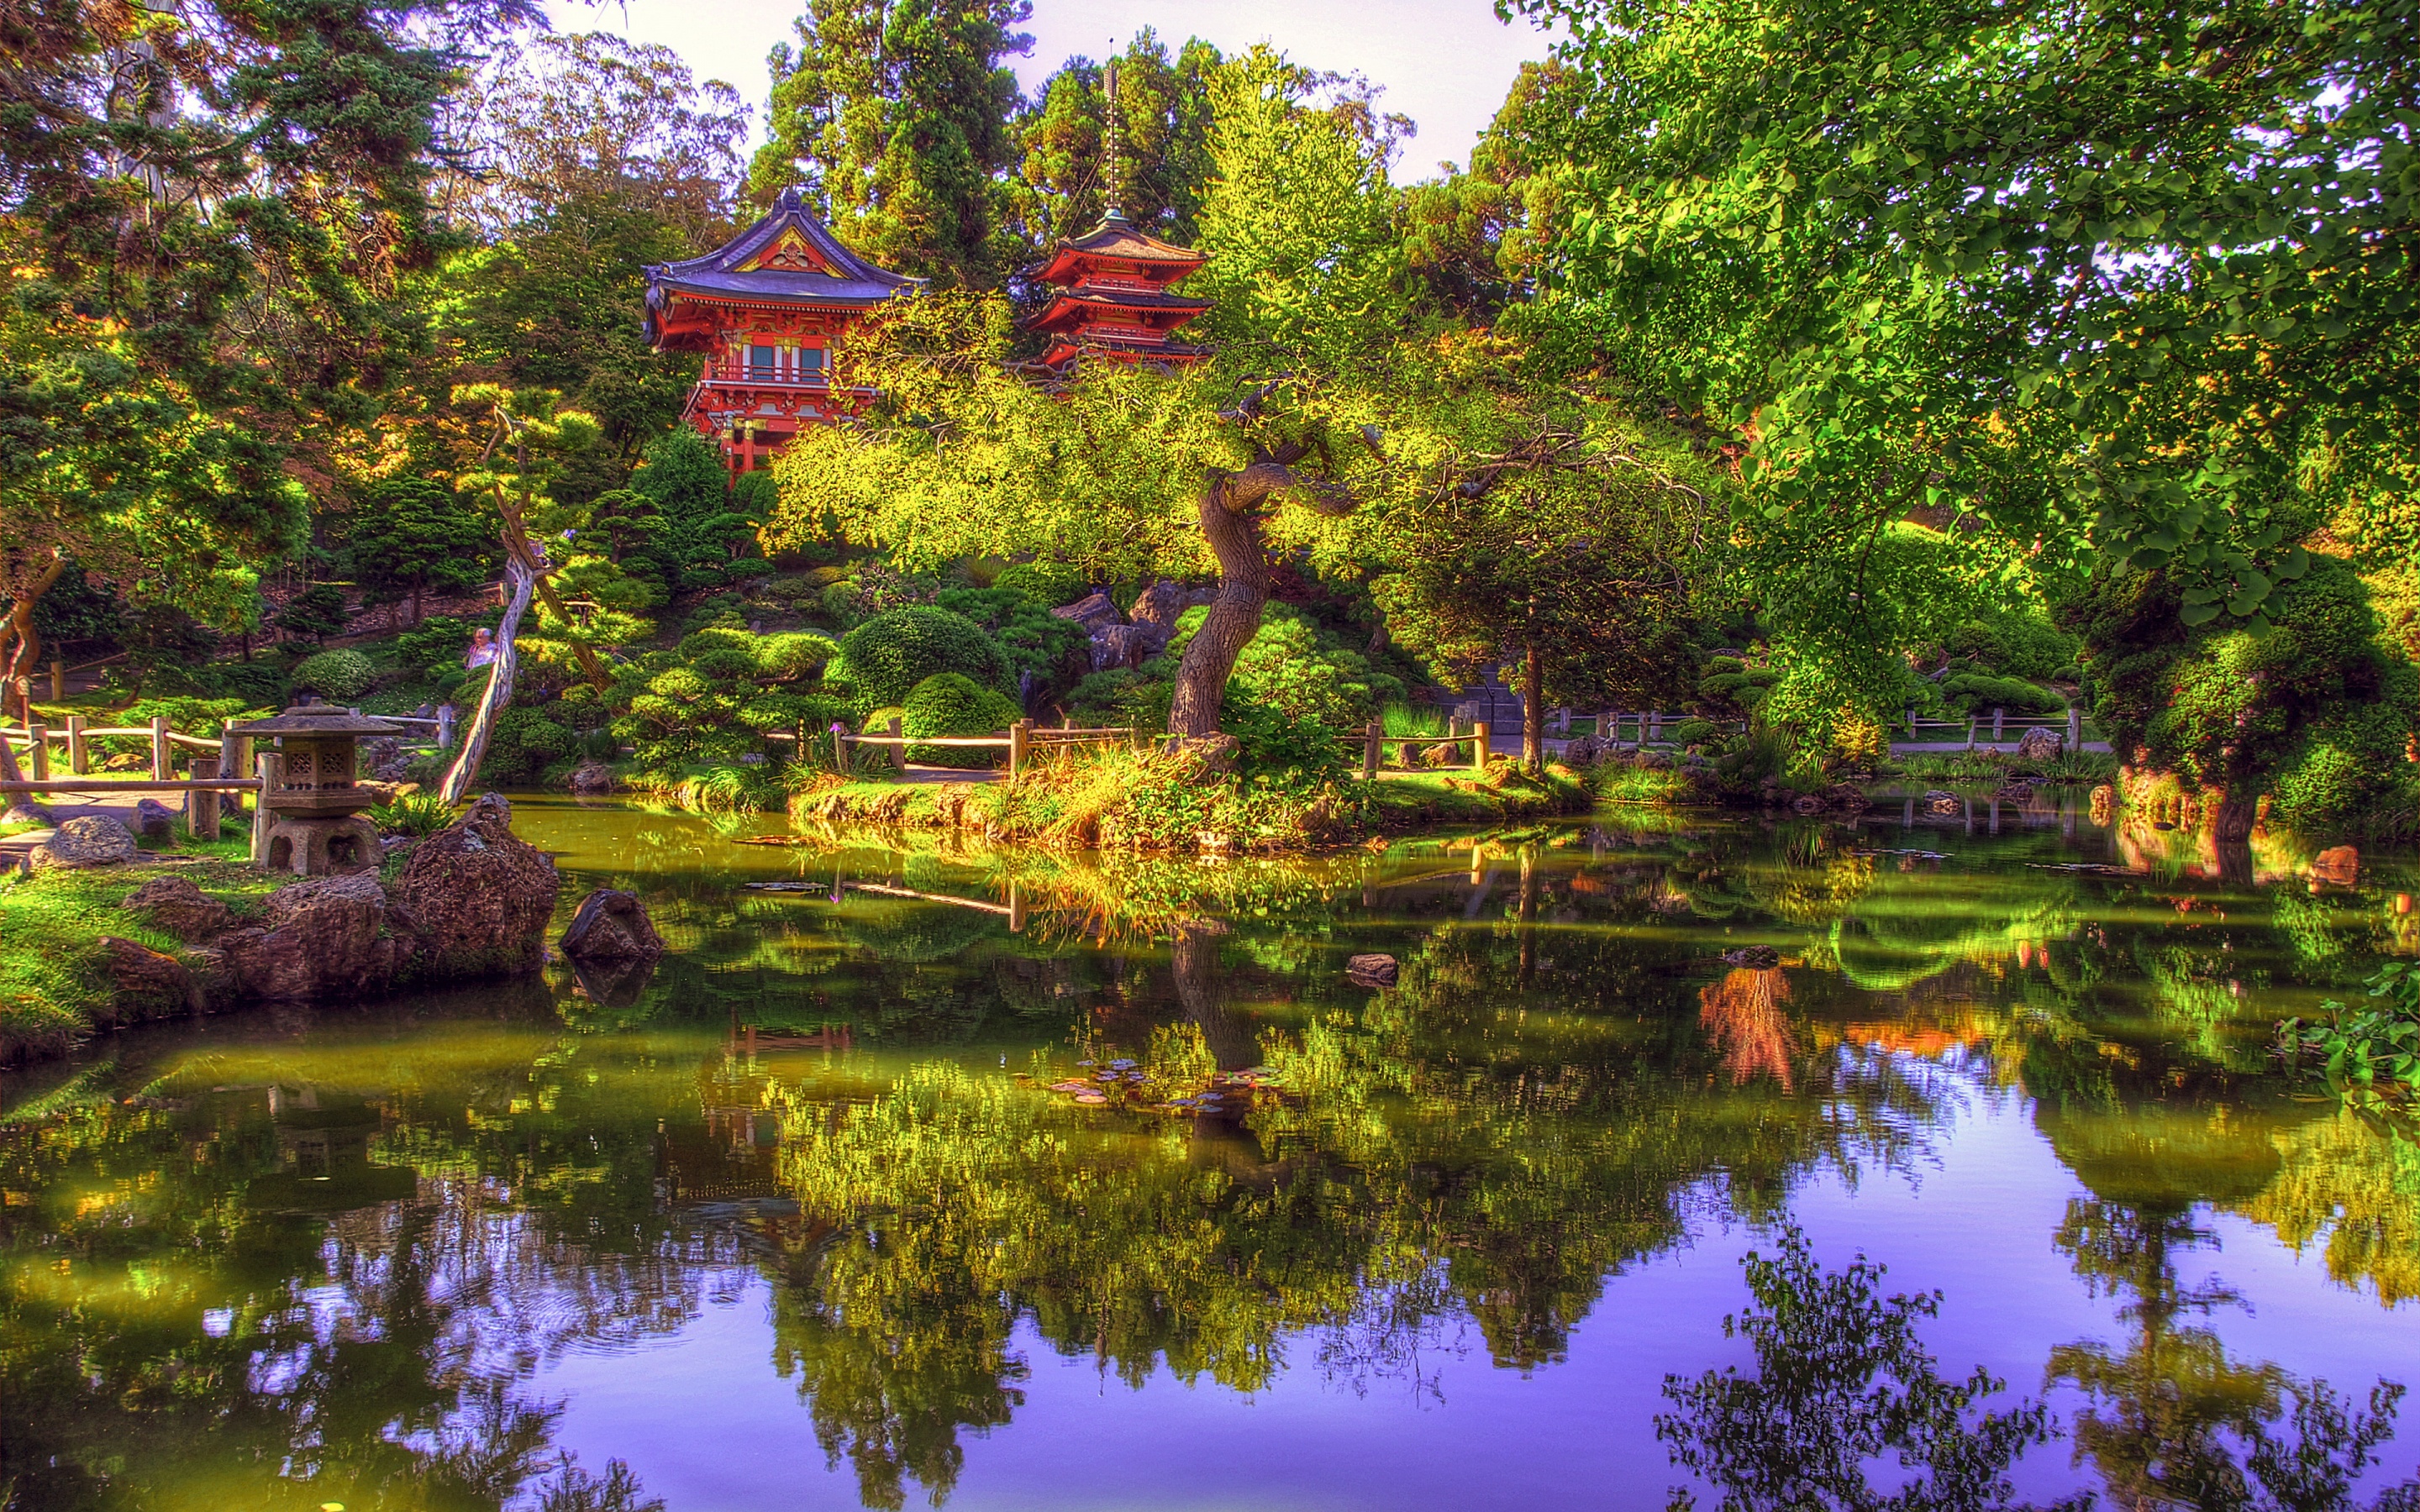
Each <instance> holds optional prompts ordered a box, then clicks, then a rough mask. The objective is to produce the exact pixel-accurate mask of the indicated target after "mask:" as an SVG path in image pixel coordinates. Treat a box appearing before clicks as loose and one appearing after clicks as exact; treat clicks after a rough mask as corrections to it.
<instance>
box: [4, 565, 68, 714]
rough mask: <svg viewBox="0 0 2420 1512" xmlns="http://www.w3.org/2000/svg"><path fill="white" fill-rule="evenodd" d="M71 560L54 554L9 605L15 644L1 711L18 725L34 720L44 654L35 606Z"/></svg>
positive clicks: (11, 638)
mask: <svg viewBox="0 0 2420 1512" xmlns="http://www.w3.org/2000/svg"><path fill="white" fill-rule="evenodd" d="M67 566H68V559H67V558H66V557H65V556H63V555H61V554H59V553H57V552H55V551H54V552H53V553H52V555H51V564H50V565H49V566H47V567H45V568H43V569H42V571H41V573H40V574H39V576H37V577H35V578H34V579H31V580H30V581H28V582H26V583H25V584H24V585H23V587H21V588H20V589H19V590H18V591H17V596H16V597H15V598H14V599H13V600H12V601H10V603H9V605H8V631H9V639H10V640H12V641H13V645H12V648H11V651H10V655H9V657H8V670H7V671H6V673H5V674H0V675H5V677H6V678H7V682H6V684H5V685H0V686H5V687H6V690H7V691H6V696H5V697H0V714H10V713H13V714H14V715H15V716H16V719H17V722H18V723H19V724H31V723H33V722H34V683H33V678H34V663H35V661H36V659H37V658H39V656H41V654H42V637H41V632H39V631H38V630H36V629H35V628H34V606H35V605H37V604H39V603H40V602H41V601H42V595H43V594H47V593H49V592H50V591H51V585H52V584H53V583H55V582H57V581H58V580H59V575H60V574H61V573H63V572H65V571H67Z"/></svg>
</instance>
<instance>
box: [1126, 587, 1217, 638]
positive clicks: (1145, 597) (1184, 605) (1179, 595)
mask: <svg viewBox="0 0 2420 1512" xmlns="http://www.w3.org/2000/svg"><path fill="white" fill-rule="evenodd" d="M1217 597H1218V589H1216V588H1207V587H1204V588H1182V587H1179V586H1178V585H1176V584H1175V583H1172V582H1156V583H1154V584H1152V585H1151V586H1150V587H1149V588H1146V589H1144V590H1143V591H1142V592H1141V593H1140V594H1138V595H1137V596H1136V598H1135V601H1134V609H1132V610H1131V611H1130V612H1129V613H1128V614H1127V616H1126V618H1128V619H1130V620H1132V621H1133V622H1134V623H1135V624H1137V625H1151V626H1153V627H1155V628H1156V629H1157V630H1158V632H1159V643H1160V644H1161V645H1163V646H1164V645H1166V644H1168V640H1169V637H1171V636H1172V635H1174V634H1175V633H1176V621H1177V617H1178V616H1179V615H1181V614H1183V613H1184V612H1185V611H1186V610H1187V609H1192V608H1194V607H1195V606H1197V605H1201V604H1207V603H1209V602H1210V601H1211V600H1212V599H1214V598H1217Z"/></svg>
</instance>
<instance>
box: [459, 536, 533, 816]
mask: <svg viewBox="0 0 2420 1512" xmlns="http://www.w3.org/2000/svg"><path fill="white" fill-rule="evenodd" d="M536 585H537V574H536V573H535V571H533V570H532V569H531V567H530V565H529V563H526V562H523V561H522V560H521V555H520V552H518V551H507V552H505V553H504V588H505V601H504V623H503V624H502V625H498V626H497V627H496V659H495V660H494V661H493V662H491V663H489V667H488V688H487V691H486V692H484V693H482V694H480V695H479V706H478V708H477V709H476V710H474V711H473V713H472V716H471V727H470V729H468V730H466V731H464V732H463V734H462V749H461V752H460V753H459V754H458V755H457V756H456V757H455V758H454V764H453V765H452V766H451V767H449V768H447V769H446V773H445V780H444V782H443V783H442V785H441V786H440V787H439V788H438V790H437V795H438V797H440V798H441V799H442V800H443V801H445V802H447V803H459V802H461V801H462V799H463V797H464V796H465V795H467V794H469V792H470V791H471V784H472V783H473V782H475V781H477V780H478V779H479V759H480V758H481V757H483V756H485V755H486V754H487V753H488V736H489V734H490V733H493V732H494V730H495V727H496V716H497V715H499V714H502V713H503V712H504V709H505V708H506V707H507V706H508V705H509V704H510V703H511V702H513V668H514V665H515V662H516V657H515V656H514V654H513V638H514V637H515V636H517V635H519V634H520V626H521V616H522V615H523V614H526V613H528V612H529V607H530V594H531V593H532V592H533V591H534V590H535V587H536Z"/></svg>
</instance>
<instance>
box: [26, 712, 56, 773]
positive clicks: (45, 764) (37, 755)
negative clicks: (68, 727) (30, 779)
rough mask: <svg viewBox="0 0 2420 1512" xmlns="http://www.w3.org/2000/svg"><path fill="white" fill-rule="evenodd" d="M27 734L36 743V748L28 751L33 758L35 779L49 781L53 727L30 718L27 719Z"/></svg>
mask: <svg viewBox="0 0 2420 1512" xmlns="http://www.w3.org/2000/svg"><path fill="white" fill-rule="evenodd" d="M25 734H26V736H27V737H28V738H29V739H31V740H32V742H33V745H34V748H33V749H32V750H30V751H28V752H26V754H27V755H29V756H31V757H32V758H33V766H34V780H35V781H37V782H47V781H49V780H50V779H51V727H50V726H48V725H43V724H36V723H34V722H33V721H32V720H31V719H28V720H26V721H25Z"/></svg>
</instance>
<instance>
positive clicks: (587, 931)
mask: <svg viewBox="0 0 2420 1512" xmlns="http://www.w3.org/2000/svg"><path fill="white" fill-rule="evenodd" d="M559 943H560V944H561V945H562V947H563V953H564V954H565V955H567V956H569V957H571V958H572V959H573V960H575V961H578V960H591V961H636V960H642V959H646V958H651V957H654V956H659V955H661V954H663V953H664V941H663V936H661V935H659V934H658V933H656V926H655V924H654V922H653V921H652V920H650V919H649V918H647V909H646V905H645V904H644V903H641V902H640V901H639V895H638V894H637V893H635V892H629V891H626V890H624V889H622V888H619V887H599V888H597V890H596V891H595V892H592V893H590V894H589V895H588V896H587V897H585V898H582V900H580V907H579V908H578V909H577V910H576V911H575V912H574V913H573V914H572V916H571V923H570V924H569V926H568V927H566V929H565V930H564V932H563V939H562V940H561V941H560V942H559Z"/></svg>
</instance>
